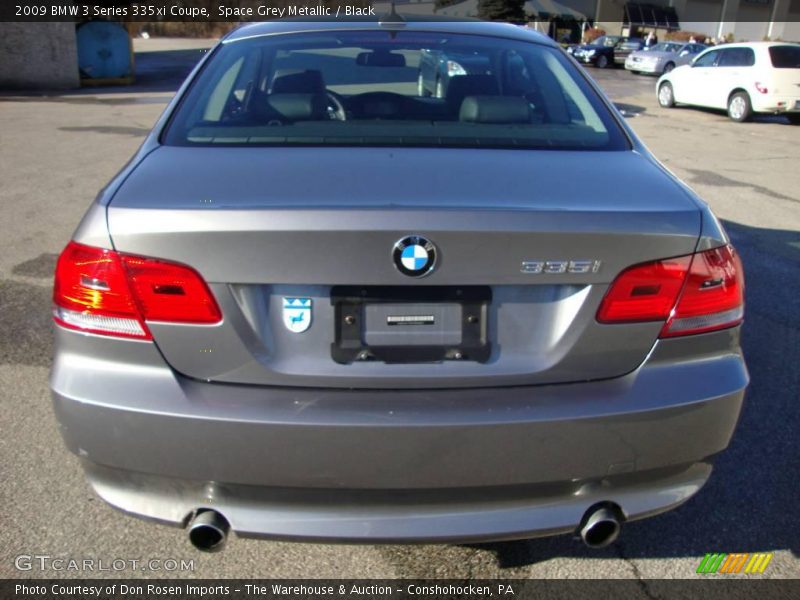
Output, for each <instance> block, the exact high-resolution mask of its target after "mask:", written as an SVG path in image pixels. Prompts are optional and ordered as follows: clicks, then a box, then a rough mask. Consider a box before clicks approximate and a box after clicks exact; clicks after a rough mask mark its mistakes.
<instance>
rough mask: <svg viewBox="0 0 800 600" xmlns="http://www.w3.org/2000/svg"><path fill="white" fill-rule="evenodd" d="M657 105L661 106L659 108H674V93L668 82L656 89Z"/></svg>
mask: <svg viewBox="0 0 800 600" xmlns="http://www.w3.org/2000/svg"><path fill="white" fill-rule="evenodd" d="M658 103H659V105H661V108H672V107H673V106H675V93H674V92H673V90H672V84H671V83H670V82H669V81H665V82H664V83H662V84H661V86H660V87H659V88H658Z"/></svg>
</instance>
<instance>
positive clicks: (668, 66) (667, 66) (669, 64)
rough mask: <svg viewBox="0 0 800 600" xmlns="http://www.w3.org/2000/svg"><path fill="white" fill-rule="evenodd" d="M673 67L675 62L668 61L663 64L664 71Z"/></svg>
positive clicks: (668, 70)
mask: <svg viewBox="0 0 800 600" xmlns="http://www.w3.org/2000/svg"><path fill="white" fill-rule="evenodd" d="M674 68H675V63H674V62H668V63H667V64H665V65H664V73H669V72H670V71H672V69H674Z"/></svg>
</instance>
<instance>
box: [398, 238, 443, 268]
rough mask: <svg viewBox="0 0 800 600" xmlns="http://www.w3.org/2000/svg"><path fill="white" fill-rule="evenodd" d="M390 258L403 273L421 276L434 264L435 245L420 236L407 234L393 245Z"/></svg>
mask: <svg viewBox="0 0 800 600" xmlns="http://www.w3.org/2000/svg"><path fill="white" fill-rule="evenodd" d="M392 258H393V259H394V266H395V267H397V270H398V271H400V272H401V273H402V274H403V275H408V276H409V277H423V276H424V275H427V274H428V273H430V272H431V271H433V267H434V266H436V246H434V245H433V242H431V241H430V240H427V239H425V238H424V237H422V236H419V235H409V236H407V237H404V238H403V239H402V240H400V241H398V242H397V243H396V244H395V245H394V249H393V250H392Z"/></svg>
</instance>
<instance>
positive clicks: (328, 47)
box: [163, 31, 628, 150]
mask: <svg viewBox="0 0 800 600" xmlns="http://www.w3.org/2000/svg"><path fill="white" fill-rule="evenodd" d="M163 141H164V143H166V144H168V145H180V146H194V145H204V146H209V145H287V146H288V145H334V146H447V147H468V148H553V149H568V150H581V149H587V150H602V149H607V150H622V149H627V148H628V142H627V140H626V137H625V136H624V134H623V133H622V131H621V130H620V128H619V125H618V124H617V122H616V121H615V120H614V118H613V116H612V115H611V114H610V112H609V111H608V109H607V108H606V107H605V105H604V104H603V103H602V101H601V100H600V98H599V97H598V96H597V94H596V92H595V91H594V90H593V89H592V88H591V87H590V86H589V85H588V84H587V82H586V80H585V79H584V77H583V76H582V75H580V74H579V72H578V70H577V68H576V67H574V66H573V65H572V64H571V62H570V61H569V59H567V58H566V57H565V56H564V55H563V53H562V52H561V51H560V50H558V49H555V48H550V47H547V46H544V45H540V44H535V43H527V42H517V41H512V40H504V39H500V38H492V37H483V36H474V35H452V34H438V33H428V32H425V33H415V32H410V31H409V32H396V31H393V32H389V31H387V32H384V31H345V32H341V31H337V32H324V33H319V32H317V33H296V34H288V35H274V36H264V37H257V38H250V39H245V40H239V41H234V42H230V43H227V44H223V45H221V46H220V47H219V48H218V49H217V50H216V51H215V53H214V55H213V56H212V57H211V59H210V60H209V62H208V64H207V66H206V67H205V68H204V69H203V71H202V72H201V74H200V75H199V77H198V78H197V79H196V81H195V82H194V83H193V85H192V86H191V88H190V90H189V92H188V94H187V95H186V96H185V98H184V99H183V101H182V102H181V103H180V105H179V107H178V109H177V112H176V113H175V115H174V116H173V118H172V120H171V123H170V125H169V127H168V129H167V131H166V134H165V136H164V139H163Z"/></svg>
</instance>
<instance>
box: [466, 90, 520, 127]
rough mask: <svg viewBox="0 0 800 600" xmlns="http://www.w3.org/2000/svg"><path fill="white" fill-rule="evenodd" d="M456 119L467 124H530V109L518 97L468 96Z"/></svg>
mask: <svg viewBox="0 0 800 600" xmlns="http://www.w3.org/2000/svg"><path fill="white" fill-rule="evenodd" d="M458 118H459V120H460V121H464V122H467V123H496V124H501V123H530V122H531V108H530V105H529V104H528V101H527V100H526V99H525V98H522V97H519V96H468V97H466V98H464V101H463V102H462V103H461V110H460V111H459V115H458Z"/></svg>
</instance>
